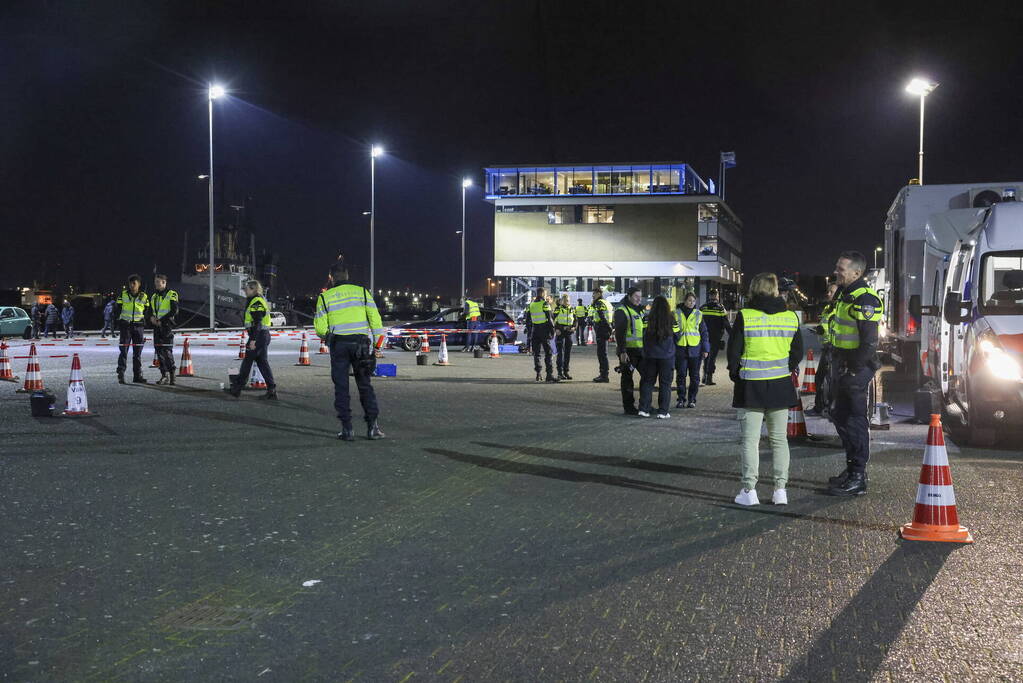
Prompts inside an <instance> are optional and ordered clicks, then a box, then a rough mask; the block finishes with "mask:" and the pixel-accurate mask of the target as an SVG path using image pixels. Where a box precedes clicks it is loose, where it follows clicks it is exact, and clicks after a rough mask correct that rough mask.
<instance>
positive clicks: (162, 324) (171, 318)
mask: <svg viewBox="0 0 1023 683" xmlns="http://www.w3.org/2000/svg"><path fill="white" fill-rule="evenodd" d="M153 286H154V287H156V291H155V292H153V296H151V297H149V308H150V313H151V315H150V316H149V322H151V323H152V324H153V347H154V348H155V350H156V359H157V360H158V361H160V379H158V380H156V383H157V384H171V385H173V384H174V371H175V370H176V369H177V368H175V366H174V323H175V318H176V317H177V315H178V293H177V292H175V291H174V290H173V289H167V276H166V275H157V276H155V277H154V278H153Z"/></svg>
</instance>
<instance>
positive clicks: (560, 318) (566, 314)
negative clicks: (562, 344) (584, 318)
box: [554, 306, 574, 327]
mask: <svg viewBox="0 0 1023 683" xmlns="http://www.w3.org/2000/svg"><path fill="white" fill-rule="evenodd" d="M554 315H555V316H556V318H555V322H557V323H558V324H559V325H565V326H566V327H571V326H572V322H573V320H574V316H573V315H572V308H571V307H569V306H558V309H557V310H556V311H555V312H554Z"/></svg>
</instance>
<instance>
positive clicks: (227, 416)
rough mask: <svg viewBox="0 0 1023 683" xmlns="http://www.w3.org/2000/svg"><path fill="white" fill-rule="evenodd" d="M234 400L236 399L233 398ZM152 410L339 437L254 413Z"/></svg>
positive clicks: (193, 409)
mask: <svg viewBox="0 0 1023 683" xmlns="http://www.w3.org/2000/svg"><path fill="white" fill-rule="evenodd" d="M232 400H234V399H232ZM148 407H149V408H150V410H154V411H156V412H160V413H167V414H169V415H185V416H188V417H199V418H205V419H207V420H216V421H218V422H230V423H234V424H245V425H250V426H252V427H261V428H263V429H272V430H274V431H278V432H283V433H285V434H297V435H299V436H313V437H318V438H321V439H331V440H335V439H337V433H336V432H335V431H334V430H332V429H321V428H319V427H302V426H299V425H295V424H294V423H291V422H277V421H275V420H267V419H264V418H260V417H253V416H252V415H240V414H238V413H222V412H218V411H216V410H204V409H202V408H166V407H162V406H148Z"/></svg>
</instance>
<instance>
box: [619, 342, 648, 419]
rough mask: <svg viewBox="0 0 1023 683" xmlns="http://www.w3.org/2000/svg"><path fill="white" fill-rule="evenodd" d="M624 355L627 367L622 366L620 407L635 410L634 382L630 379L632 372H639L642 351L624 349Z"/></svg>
mask: <svg viewBox="0 0 1023 683" xmlns="http://www.w3.org/2000/svg"><path fill="white" fill-rule="evenodd" d="M625 353H626V354H627V355H628V356H629V364H628V366H625V365H622V366H621V368H620V369H621V371H622V407H623V408H625V410H629V411H631V410H635V409H636V397H635V396H634V395H633V393H632V392H633V390H634V389H635V388H636V384H635V382H633V379H632V372H633V370H639V364H640V362H641V361H642V360H643V351H642V350H641V349H625Z"/></svg>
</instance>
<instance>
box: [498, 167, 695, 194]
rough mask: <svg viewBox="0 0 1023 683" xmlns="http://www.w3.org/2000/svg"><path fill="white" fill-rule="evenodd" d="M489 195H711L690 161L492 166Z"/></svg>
mask: <svg viewBox="0 0 1023 683" xmlns="http://www.w3.org/2000/svg"><path fill="white" fill-rule="evenodd" d="M486 171H487V186H486V192H487V198H488V199H500V198H502V197H535V196H556V195H635V194H640V195H658V194H711V192H710V189H709V187H708V186H707V183H706V182H705V181H704V180H703V179H702V178H700V176H698V175H697V174H696V172H695V171H693V170H692V168H690V167H689V165H688V164H681V163H678V164H672V163H668V164H613V165H609V166H542V167H520V168H488V169H486Z"/></svg>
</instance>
